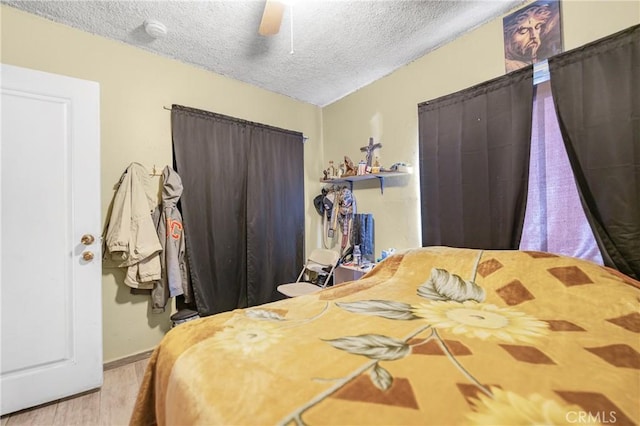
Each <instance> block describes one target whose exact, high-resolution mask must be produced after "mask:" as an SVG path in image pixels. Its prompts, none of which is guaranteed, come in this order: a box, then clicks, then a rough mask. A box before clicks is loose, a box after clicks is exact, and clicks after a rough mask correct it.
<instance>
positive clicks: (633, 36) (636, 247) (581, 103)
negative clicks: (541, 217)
mask: <svg viewBox="0 0 640 426" xmlns="http://www.w3.org/2000/svg"><path fill="white" fill-rule="evenodd" d="M549 71H550V74H551V89H552V93H553V99H554V103H555V107H556V113H557V114H558V121H559V123H560V130H561V132H562V137H563V139H564V143H565V146H566V148H567V154H568V156H569V161H570V163H571V167H572V169H573V173H574V175H575V179H576V183H577V186H578V190H579V192H580V196H581V201H582V203H583V206H584V209H585V211H586V214H587V219H588V220H589V223H590V224H591V227H592V228H593V231H594V234H595V236H596V241H597V242H598V246H599V247H600V250H601V252H602V257H603V260H604V262H605V264H606V265H608V266H612V267H615V268H617V269H618V270H620V271H621V272H624V273H625V274H627V275H629V276H631V277H634V278H636V279H640V25H636V26H634V27H631V28H629V29H627V30H625V31H621V32H619V33H617V34H614V35H612V36H610V37H607V38H604V39H602V40H598V41H595V42H593V43H590V44H588V45H585V46H583V47H581V48H579V49H575V50H572V51H570V52H566V53H564V54H561V55H558V56H555V57H553V58H550V59H549Z"/></svg>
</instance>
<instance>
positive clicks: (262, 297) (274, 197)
mask: <svg viewBox="0 0 640 426" xmlns="http://www.w3.org/2000/svg"><path fill="white" fill-rule="evenodd" d="M171 126H172V137H173V150H174V161H175V165H174V166H175V169H176V171H177V172H178V174H179V175H180V176H181V178H182V182H183V184H184V193H183V194H182V197H181V200H180V207H181V209H182V215H183V220H184V226H185V236H186V243H187V255H188V260H189V268H190V272H191V279H192V285H193V291H194V295H195V300H196V305H197V308H198V312H199V313H200V315H202V316H205V315H211V314H215V313H218V312H223V311H228V310H232V309H235V308H241V307H247V306H254V305H258V304H262V303H266V302H270V301H273V300H276V299H277V298H278V296H277V294H278V293H277V292H276V290H275V289H276V287H277V285H278V284H281V283H283V282H291V281H293V280H295V278H296V277H297V274H298V273H299V271H300V269H301V268H302V262H303V259H302V254H303V252H304V210H303V209H304V188H303V184H304V176H303V167H304V159H303V144H302V134H300V133H297V132H291V131H287V130H282V129H277V128H274V127H270V126H265V125H261V124H257V123H252V122H248V121H244V120H239V119H235V118H232V117H227V116H224V115H220V114H214V113H210V112H206V111H201V110H197V109H192V108H187V107H183V106H179V105H173V107H172V114H171Z"/></svg>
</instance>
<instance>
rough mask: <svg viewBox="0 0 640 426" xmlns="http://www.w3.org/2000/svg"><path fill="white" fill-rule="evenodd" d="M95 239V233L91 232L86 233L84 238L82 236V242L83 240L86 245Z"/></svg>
mask: <svg viewBox="0 0 640 426" xmlns="http://www.w3.org/2000/svg"><path fill="white" fill-rule="evenodd" d="M95 240H96V239H95V238H94V237H93V235H91V234H84V235H83V236H82V238H80V242H81V243H82V244H84V245H85V246H89V245H91V244H93V242H94V241H95Z"/></svg>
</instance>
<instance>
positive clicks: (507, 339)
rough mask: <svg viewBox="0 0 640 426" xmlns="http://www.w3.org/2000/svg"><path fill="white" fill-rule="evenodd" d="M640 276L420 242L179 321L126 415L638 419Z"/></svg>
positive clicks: (234, 419) (340, 421) (357, 420)
mask: <svg viewBox="0 0 640 426" xmlns="http://www.w3.org/2000/svg"><path fill="white" fill-rule="evenodd" d="M639 306H640V287H639V283H638V282H637V281H634V280H632V279H631V278H628V277H626V276H624V275H621V274H619V273H616V272H615V271H613V270H611V269H608V268H605V267H602V266H598V265H595V264H592V263H590V262H586V261H580V260H576V259H572V258H568V257H562V256H556V255H552V254H548V253H540V252H524V251H490V250H485V251H482V250H471V249H454V248H447V247H430V248H421V249H415V250H409V251H406V252H404V253H402V254H398V255H395V256H393V257H391V258H388V259H386V260H385V261H384V262H382V263H381V264H380V265H379V266H377V267H376V268H375V269H374V270H373V271H371V272H370V273H368V274H367V275H365V277H363V279H361V280H359V281H354V282H350V283H346V284H343V285H339V286H336V287H333V288H329V289H326V290H323V291H321V292H319V293H316V294H313V295H309V296H302V297H297V298H294V299H287V300H281V301H278V302H274V303H270V304H267V305H262V306H256V307H253V308H249V309H240V310H235V311H232V312H226V313H222V314H218V315H214V316H211V317H207V318H203V319H200V320H196V321H191V322H188V323H185V324H183V325H180V326H179V327H177V328H175V329H173V330H172V331H171V332H169V333H168V334H167V336H166V337H165V338H164V340H163V341H162V342H161V343H160V345H159V346H158V348H157V349H156V350H155V351H154V353H153V355H152V357H151V360H150V362H149V366H148V368H147V371H146V374H145V380H144V383H143V385H142V387H141V389H140V393H139V395H138V399H137V403H136V407H135V410H134V413H133V417H132V419H131V424H133V425H150V424H160V425H164V424H169V425H178V424H180V425H187V424H206V425H213V424H219V425H316V424H334V425H345V424H349V425H357V424H363V425H375V424H378V425H393V424H396V425H410V424H417V425H430V424H431V425H455V424H483V425H515V424H518V425H519V424H579V425H584V424H597V423H600V424H615V425H627V424H638V423H639V422H640V404H639V401H640V353H639V352H640V313H639V309H638V308H639Z"/></svg>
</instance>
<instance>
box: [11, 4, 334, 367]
mask: <svg viewBox="0 0 640 426" xmlns="http://www.w3.org/2000/svg"><path fill="white" fill-rule="evenodd" d="M0 13H2V21H1V23H2V29H1V31H2V51H1V60H2V62H3V63H7V64H12V65H17V66H22V67H27V68H32V69H37V70H42V71H47V72H52V73H57V74H63V75H67V76H71V77H77V78H81V79H86V80H93V81H97V82H99V83H100V90H101V143H102V149H101V154H102V164H101V171H102V173H101V177H102V188H101V195H102V210H103V220H104V217H105V213H106V210H107V207H108V206H109V203H110V202H111V199H112V197H113V194H114V184H116V183H117V182H118V179H119V178H120V175H121V174H122V172H123V171H124V170H125V168H126V167H127V166H128V165H129V163H131V162H133V161H137V162H140V163H142V164H144V165H146V166H148V167H149V168H150V167H152V166H153V165H154V164H155V165H156V166H157V167H158V168H160V169H161V168H162V167H164V166H165V165H167V164H169V165H171V164H172V160H171V134H170V112H169V111H166V110H164V109H163V108H162V107H163V106H170V105H171V104H182V105H187V106H191V107H195V108H201V109H204V110H208V111H214V112H218V113H222V114H227V115H231V116H235V117H239V118H243V119H246V120H251V121H256V122H261V123H266V124H270V125H273V126H278V127H283V128H286V129H292V130H297V131H301V132H303V133H304V134H305V135H306V136H308V137H309V140H308V141H307V142H306V143H305V150H304V152H305V159H306V164H305V169H306V170H313V169H317V168H321V164H320V161H321V158H320V156H318V155H316V153H317V152H321V151H322V147H321V142H320V141H321V131H320V123H321V111H320V109H319V108H317V107H314V106H312V105H310V104H306V103H302V102H298V101H295V100H293V99H291V98H288V97H285V96H280V95H276V94H274V93H271V92H268V91H265V90H261V89H258V88H256V87H253V86H250V85H248V84H244V83H241V82H238V81H235V80H232V79H229V78H226V77H222V76H220V75H216V74H213V73H211V72H207V71H205V70H202V69H199V68H195V67H192V66H188V65H185V64H183V63H180V62H177V61H173V60H169V59H164V58H161V57H159V56H157V55H153V54H151V53H148V52H146V51H143V50H141V49H137V48H134V47H131V46H128V45H125V44H123V43H119V42H114V41H110V40H107V39H104V38H101V37H97V36H94V35H91V34H88V33H85V32H81V31H78V30H75V29H72V28H70V27H67V26H63V25H59V24H56V23H53V22H51V21H48V20H45V19H42V18H39V17H37V16H35V15H31V14H27V13H24V12H21V11H18V10H16V9H14V8H11V7H7V6H4V5H3V6H1V9H0ZM316 162H318V164H315V163H316ZM154 179H155V183H157V182H158V180H157V179H158V178H154ZM307 180H308V179H307ZM312 191H315V188H313V189H312ZM307 193H309V190H307ZM309 208H310V210H309V211H308V212H307V213H308V216H309V217H311V218H313V216H311V214H310V213H311V210H313V212H314V214H315V210H314V209H313V206H312V205H310V207H309ZM316 216H317V214H316ZM311 226H312V223H307V228H306V229H307V233H310V231H309V230H310V229H311ZM308 244H310V242H309V243H308ZM122 282H123V275H122V273H120V272H119V271H117V270H116V271H112V270H105V271H104V273H103V280H102V287H103V296H102V297H103V319H104V322H103V332H104V359H105V361H111V360H114V359H117V358H121V357H124V356H127V355H131V354H135V353H138V352H142V351H145V350H148V349H151V348H153V347H154V346H155V345H156V344H157V343H158V342H159V340H160V338H161V337H162V336H163V334H164V333H165V332H166V331H167V329H168V328H169V327H170V320H169V314H170V313H169V312H167V313H165V314H162V315H156V314H151V313H150V312H149V303H148V298H147V297H144V296H131V295H130V294H129V293H128V291H127V288H125V286H124V284H123V283H122Z"/></svg>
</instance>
